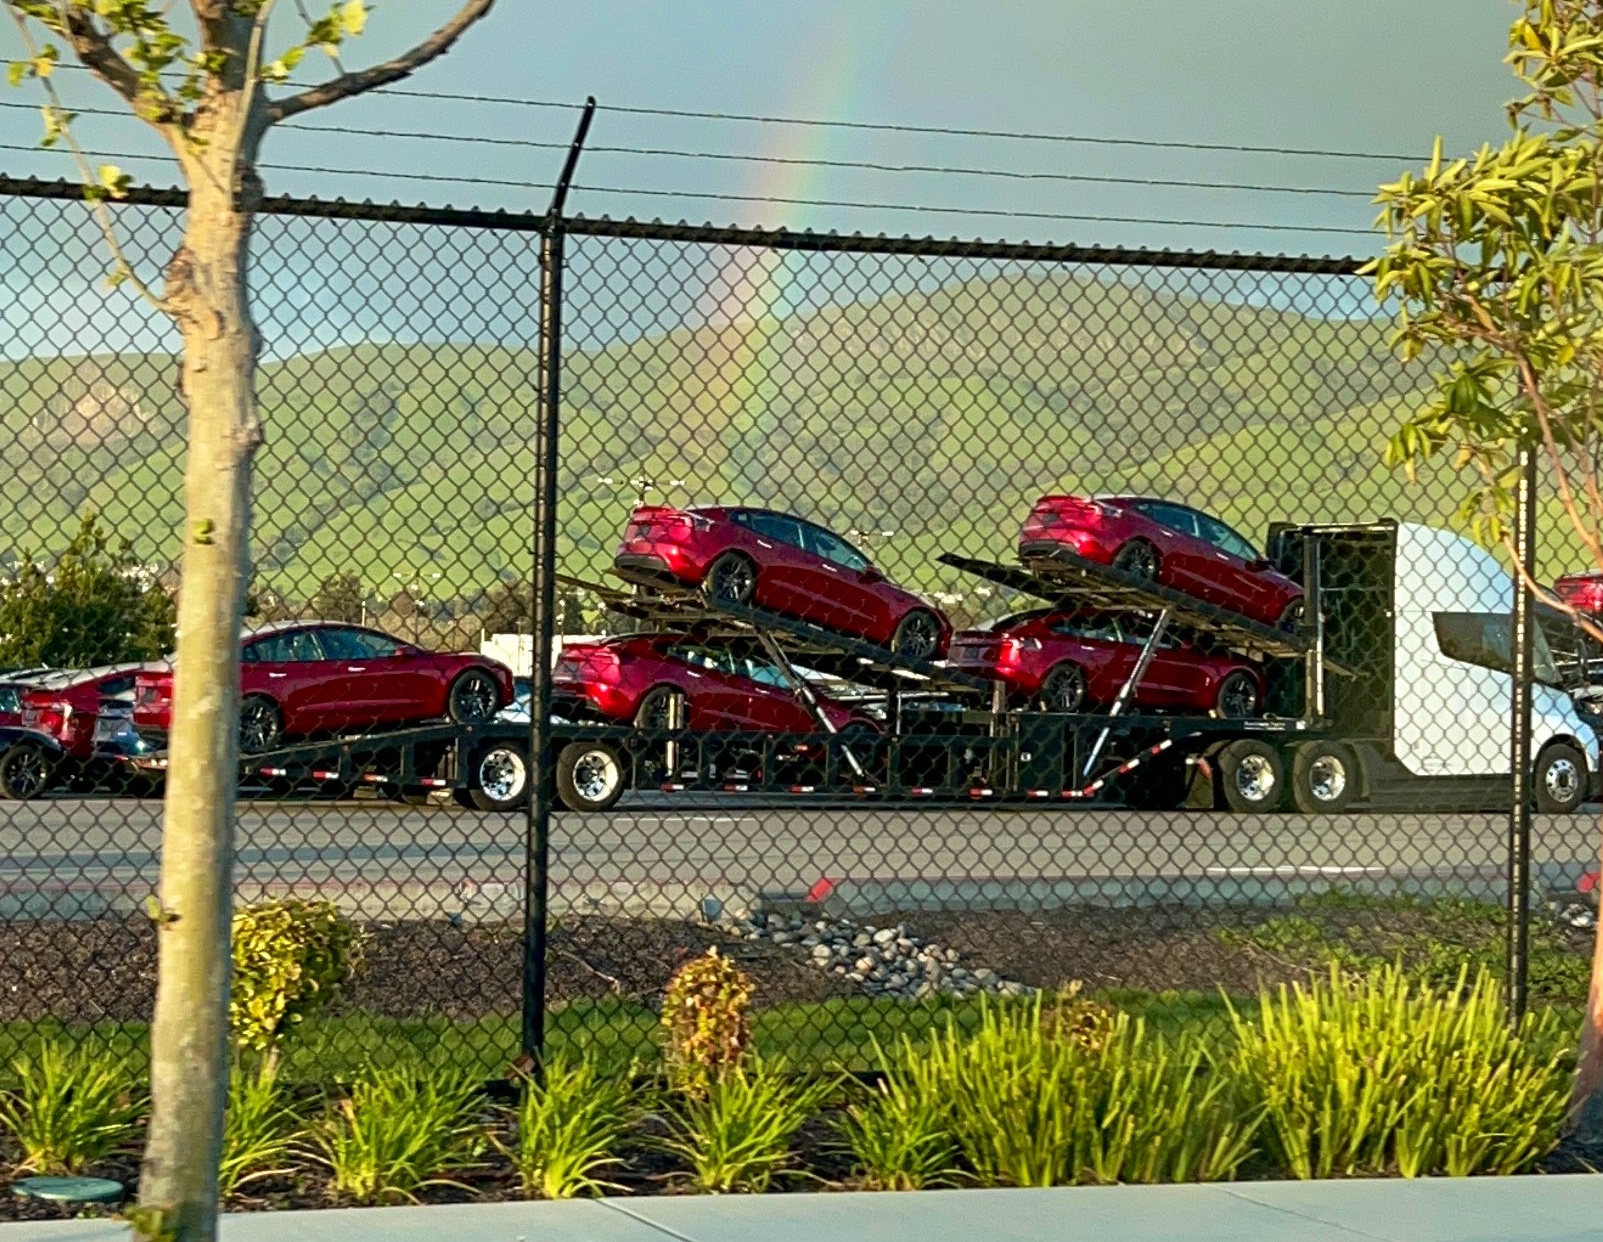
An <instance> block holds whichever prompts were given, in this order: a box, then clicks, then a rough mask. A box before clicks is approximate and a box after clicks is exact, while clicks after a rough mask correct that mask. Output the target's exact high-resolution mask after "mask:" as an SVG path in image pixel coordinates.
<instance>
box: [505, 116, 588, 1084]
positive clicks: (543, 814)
mask: <svg viewBox="0 0 1603 1242" xmlns="http://www.w3.org/2000/svg"><path fill="white" fill-rule="evenodd" d="M595 111H596V101H595V99H594V98H590V99H587V100H586V101H585V106H584V112H583V114H582V115H581V116H580V117H579V128H578V130H577V132H576V133H575V134H574V136H573V143H572V144H571V145H570V146H569V148H568V158H567V161H566V162H565V163H564V164H563V166H562V175H561V176H560V177H558V178H557V184H556V188H555V190H554V191H553V192H552V195H551V208H550V211H549V212H547V214H546V222H545V228H544V229H543V230H542V231H541V233H540V353H539V383H538V386H537V388H538V391H537V399H538V402H539V419H538V421H537V423H536V425H535V436H534V600H533V608H534V616H533V618H532V619H533V622H534V625H533V629H534V653H533V665H532V667H531V668H530V670H529V767H528V772H529V802H528V821H527V826H526V832H525V836H524V892H523V978H522V991H523V1013H522V1028H521V1032H520V1037H519V1045H520V1048H521V1051H522V1053H523V1056H524V1057H526V1058H527V1059H528V1060H529V1062H530V1063H531V1064H532V1066H533V1068H534V1069H535V1071H536V1072H538V1071H539V1067H540V1064H541V1061H542V1059H543V1057H544V1053H545V958H546V933H547V913H548V904H549V897H550V862H551V795H552V792H553V791H552V788H551V782H550V781H549V780H548V779H547V774H548V773H549V771H550V769H551V763H552V758H553V757H552V755H551V754H550V753H549V752H550V749H551V663H552V648H553V646H554V645H555V639H556V566H557V450H558V445H559V442H560V438H561V429H562V255H563V230H562V208H563V204H564V203H565V202H566V200H567V197H568V187H569V185H571V184H572V181H573V172H574V169H575V168H576V167H577V166H578V163H579V152H580V151H581V150H582V149H583V148H584V140H585V135H586V134H588V133H589V131H590V121H591V119H592V118H593V117H594V116H595Z"/></svg>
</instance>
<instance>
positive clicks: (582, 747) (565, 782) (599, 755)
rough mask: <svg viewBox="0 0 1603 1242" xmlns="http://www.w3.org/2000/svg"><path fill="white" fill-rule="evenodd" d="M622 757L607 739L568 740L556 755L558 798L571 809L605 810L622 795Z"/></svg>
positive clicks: (614, 803)
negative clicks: (590, 740)
mask: <svg viewBox="0 0 1603 1242" xmlns="http://www.w3.org/2000/svg"><path fill="white" fill-rule="evenodd" d="M624 783H625V782H624V768H623V760H622V758H621V757H620V756H619V754H618V751H617V749H616V748H615V747H613V746H609V745H608V744H607V743H606V742H569V743H568V744H567V745H566V746H564V747H563V748H562V750H561V751H560V752H559V753H558V755H557V798H558V800H559V801H560V802H561V803H562V805H563V806H565V807H567V808H568V809H569V810H570V811H605V810H608V809H610V808H611V807H612V806H614V805H616V803H617V801H618V799H619V798H621V797H623V789H624Z"/></svg>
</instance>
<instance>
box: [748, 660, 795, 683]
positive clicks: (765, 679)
mask: <svg viewBox="0 0 1603 1242" xmlns="http://www.w3.org/2000/svg"><path fill="white" fill-rule="evenodd" d="M740 672H741V674H742V675H743V676H746V677H749V678H751V679H752V680H753V681H760V682H762V684H763V685H765V686H778V687H779V688H780V689H781V690H788V689H790V682H789V681H787V680H786V679H785V674H783V673H781V672H780V671H779V670H778V669H777V668H775V667H774V666H773V665H772V664H769V663H768V662H767V661H766V660H754V659H752V657H750V656H746V657H745V658H744V659H742V660H741V661H740Z"/></svg>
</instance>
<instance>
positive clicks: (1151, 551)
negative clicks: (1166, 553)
mask: <svg viewBox="0 0 1603 1242" xmlns="http://www.w3.org/2000/svg"><path fill="white" fill-rule="evenodd" d="M1113 568H1114V569H1117V570H1119V571H1120V572H1121V573H1126V574H1129V575H1130V577H1132V578H1134V579H1136V581H1138V582H1156V581H1157V580H1158V571H1159V570H1160V569H1162V568H1163V561H1162V558H1160V557H1159V556H1158V549H1157V548H1155V547H1154V546H1153V545H1152V544H1150V543H1148V542H1147V541H1146V540H1145V539H1132V540H1130V542H1129V543H1127V544H1125V545H1124V546H1123V547H1122V548H1120V549H1119V550H1118V551H1117V552H1115V553H1114V554H1113Z"/></svg>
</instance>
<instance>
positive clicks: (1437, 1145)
mask: <svg viewBox="0 0 1603 1242" xmlns="http://www.w3.org/2000/svg"><path fill="white" fill-rule="evenodd" d="M1232 1022H1233V1025H1234V1029H1235V1035H1236V1040H1237V1047H1236V1051H1235V1054H1234V1058H1233V1060H1232V1063H1231V1067H1230V1068H1231V1072H1232V1074H1233V1076H1234V1077H1235V1079H1236V1081H1237V1086H1238V1090H1239V1091H1240V1092H1241V1094H1242V1097H1243V1099H1244V1100H1245V1101H1247V1102H1249V1103H1251V1104H1255V1105H1257V1106H1259V1107H1261V1108H1262V1109H1263V1113H1264V1128H1263V1135H1262V1141H1263V1143H1264V1146H1265V1148H1266V1150H1267V1153H1268V1155H1269V1157H1270V1158H1271V1159H1272V1160H1273V1161H1274V1162H1275V1163H1276V1164H1277V1165H1278V1166H1279V1167H1280V1168H1282V1169H1283V1170H1284V1171H1285V1172H1287V1173H1289V1174H1290V1175H1292V1176H1294V1177H1301V1178H1310V1177H1319V1178H1327V1177H1351V1176H1358V1175H1378V1174H1385V1173H1393V1172H1395V1173H1399V1174H1401V1175H1402V1176H1404V1177H1418V1176H1421V1175H1425V1174H1438V1173H1446V1174H1449V1175H1452V1176H1460V1177H1462V1176H1468V1175H1471V1174H1476V1173H1497V1174H1501V1173H1517V1172H1520V1171H1522V1170H1525V1169H1529V1168H1530V1167H1531V1166H1532V1165H1533V1164H1534V1163H1535V1162H1536V1161H1537V1160H1538V1159H1539V1158H1540V1157H1541V1156H1542V1155H1543V1154H1545V1153H1546V1152H1547V1151H1548V1150H1550V1149H1551V1148H1552V1146H1553V1144H1554V1143H1555V1142H1556V1140H1557V1138H1558V1135H1559V1131H1560V1128H1561V1126H1562V1125H1563V1121H1564V1113H1565V1104H1566V1100H1567V1096H1568V1088H1569V1082H1568V1066H1567V1055H1566V1050H1565V1048H1564V1045H1563V1040H1562V1038H1561V1036H1560V1033H1559V1028H1558V1024H1557V1019H1556V1018H1555V1017H1554V1015H1553V1014H1551V1013H1545V1014H1542V1015H1540V1016H1533V1017H1531V1018H1528V1019H1527V1020H1526V1021H1525V1022H1524V1023H1523V1024H1522V1026H1521V1027H1520V1028H1519V1029H1518V1030H1517V1031H1515V1030H1511V1029H1510V1028H1509V1025H1508V1022H1507V1018H1506V1016H1505V1010H1504V1006H1503V998H1502V993H1501V989H1500V988H1499V986H1498V985H1497V983H1496V982H1495V981H1494V980H1493V979H1491V978H1490V977H1489V976H1488V975H1487V974H1486V973H1484V972H1482V973H1479V974H1477V975H1476V977H1475V980H1474V983H1473V984H1472V985H1468V986H1466V977H1465V976H1464V975H1463V974H1462V973H1461V974H1460V975H1459V977H1458V986H1456V987H1454V988H1451V989H1450V990H1448V991H1445V992H1438V991H1434V990H1432V989H1431V988H1429V987H1427V986H1425V985H1423V984H1419V983H1416V982H1413V981H1411V980H1410V978H1409V976H1408V974H1407V973H1406V972H1405V971H1404V970H1403V969H1402V968H1400V967H1397V966H1392V967H1387V968H1384V969H1382V970H1381V971H1379V972H1377V973H1376V974H1374V975H1370V976H1367V977H1364V978H1361V979H1358V980H1356V981H1349V980H1347V979H1344V978H1343V977H1342V976H1341V974H1340V972H1339V971H1338V969H1337V968H1335V967H1332V968H1331V972H1330V976H1329V978H1328V979H1325V980H1323V981H1320V982H1316V983H1314V984H1313V985H1311V986H1309V987H1306V988H1304V987H1302V986H1297V987H1293V988H1290V989H1288V988H1285V987H1282V988H1280V989H1279V990H1278V991H1277V992H1276V993H1274V994H1273V995H1270V996H1266V997H1265V998H1264V999H1263V1001H1262V1003H1261V1004H1260V1006H1259V1010H1258V1014H1257V1016H1256V1017H1255V1018H1253V1019H1247V1018H1243V1017H1241V1016H1239V1015H1237V1014H1235V1013H1234V1012H1232Z"/></svg>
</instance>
